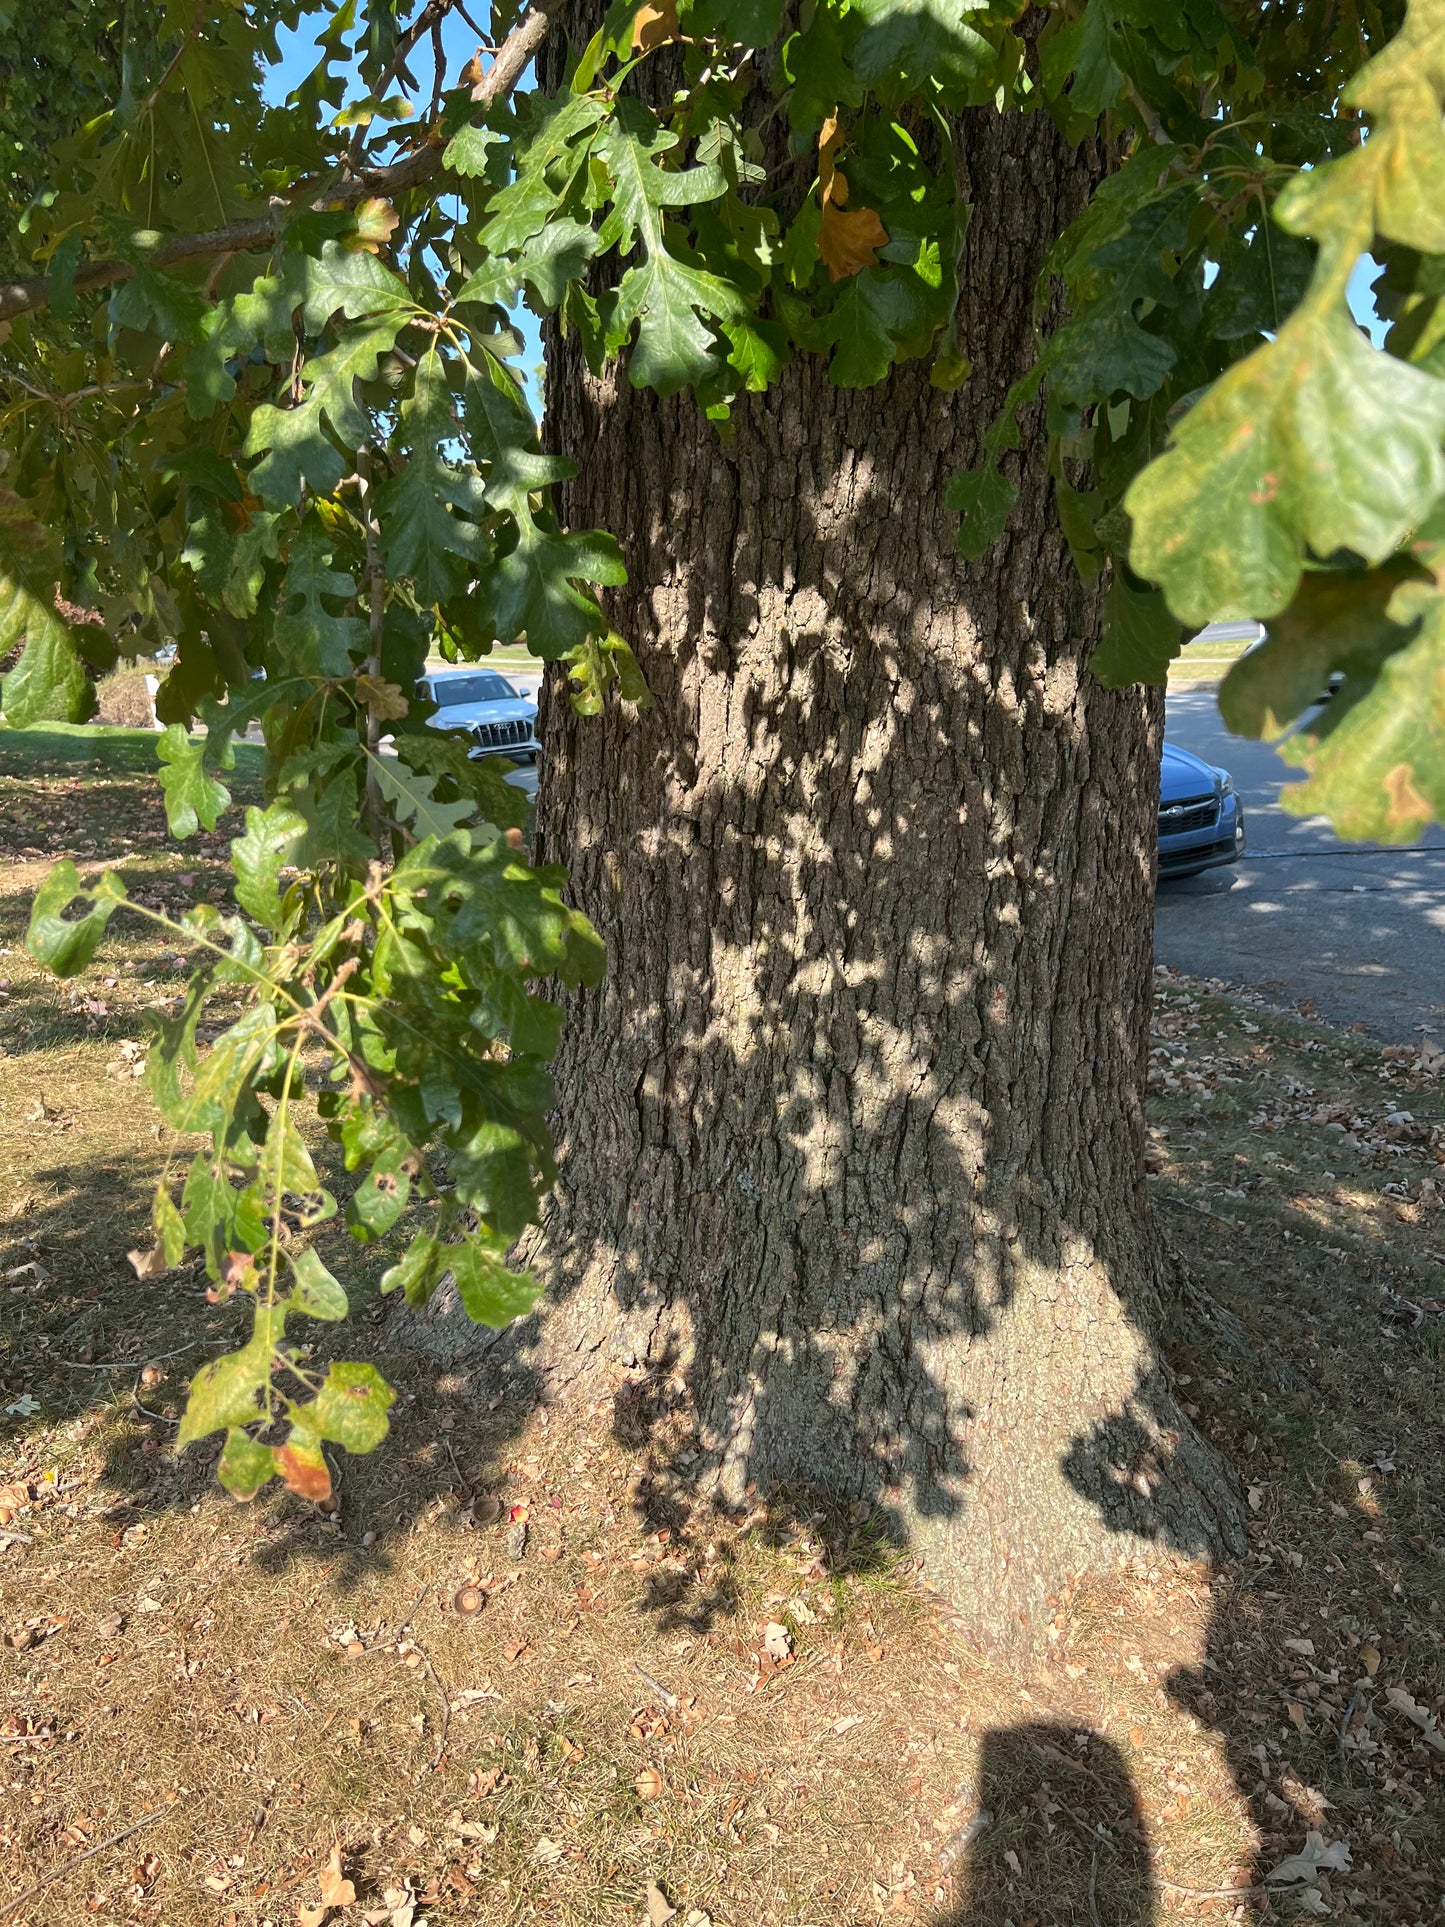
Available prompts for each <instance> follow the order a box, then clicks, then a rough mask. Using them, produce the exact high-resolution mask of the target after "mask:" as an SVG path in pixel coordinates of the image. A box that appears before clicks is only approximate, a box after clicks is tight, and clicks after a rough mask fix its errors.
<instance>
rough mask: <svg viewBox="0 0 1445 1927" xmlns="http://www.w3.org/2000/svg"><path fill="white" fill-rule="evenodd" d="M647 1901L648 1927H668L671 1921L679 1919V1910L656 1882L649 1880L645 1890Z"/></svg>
mask: <svg viewBox="0 0 1445 1927" xmlns="http://www.w3.org/2000/svg"><path fill="white" fill-rule="evenodd" d="M644 1898H645V1899H646V1901H647V1920H648V1927H667V1923H668V1921H670V1920H675V1919H676V1918H677V1909H676V1907H674V1906H673V1904H672V1902H671V1901H670V1900H669V1899H668V1897H667V1895H666V1894H665V1893H664V1892H663V1891H662V1889H661V1887H659V1886H658V1884H657V1882H656V1881H655V1880H649V1881H648V1883H647V1886H646V1888H645V1889H644Z"/></svg>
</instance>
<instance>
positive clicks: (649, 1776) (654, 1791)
mask: <svg viewBox="0 0 1445 1927" xmlns="http://www.w3.org/2000/svg"><path fill="white" fill-rule="evenodd" d="M632 1784H633V1785H634V1786H635V1787H636V1788H637V1793H638V1797H639V1799H643V1800H656V1799H659V1798H660V1797H661V1795H662V1794H663V1793H664V1792H665V1790H666V1787H667V1782H666V1781H665V1780H664V1779H663V1777H662V1775H661V1774H660V1773H659V1772H658V1770H657V1768H656V1767H655V1766H645V1767H644V1768H643V1769H642V1771H641V1772H640V1773H639V1774H638V1776H637V1778H636V1779H635V1780H634V1781H633V1783H632Z"/></svg>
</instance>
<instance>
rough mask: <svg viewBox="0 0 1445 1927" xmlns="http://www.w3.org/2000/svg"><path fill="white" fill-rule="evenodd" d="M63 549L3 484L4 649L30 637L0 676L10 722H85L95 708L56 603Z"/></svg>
mask: <svg viewBox="0 0 1445 1927" xmlns="http://www.w3.org/2000/svg"><path fill="white" fill-rule="evenodd" d="M59 573H60V556H59V552H58V550H57V548H56V546H55V543H54V540H53V538H52V537H51V535H50V534H49V532H48V531H47V530H46V529H45V528H44V527H43V525H42V524H41V522H40V520H39V519H38V517H37V516H36V514H35V512H34V511H33V510H32V508H31V507H30V505H29V504H28V503H27V502H25V501H23V500H22V499H21V497H20V496H18V495H16V494H15V493H14V492H13V491H12V490H10V489H8V488H0V656H4V655H9V653H10V651H11V650H12V649H14V648H15V647H16V646H17V645H18V644H20V643H24V644H25V651H24V654H23V655H22V656H21V658H20V660H19V662H18V663H17V664H16V665H15V667H14V668H13V669H11V670H10V671H9V672H8V673H7V674H6V676H5V678H4V681H3V683H0V709H3V711H4V713H5V720H6V721H7V722H8V723H9V724H10V725H11V727H12V728H13V729H30V728H33V727H34V725H35V724H36V723H51V722H53V723H83V722H84V721H85V719H86V717H87V716H89V715H90V713H91V711H92V710H93V709H94V707H95V697H94V693H93V691H92V689H91V686H90V679H89V677H88V676H87V675H86V673H85V666H84V664H83V662H82V661H81V656H80V651H79V649H78V648H77V646H76V638H75V636H74V633H73V632H72V630H71V627H70V625H69V623H67V622H66V621H65V620H64V618H63V617H62V616H60V614H59V613H58V612H57V610H56V608H55V592H56V589H57V586H58V581H59Z"/></svg>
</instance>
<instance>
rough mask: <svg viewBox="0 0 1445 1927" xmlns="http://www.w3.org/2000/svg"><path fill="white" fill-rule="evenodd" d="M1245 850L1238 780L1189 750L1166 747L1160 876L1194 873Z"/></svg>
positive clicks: (1161, 788) (1161, 787)
mask: <svg viewBox="0 0 1445 1927" xmlns="http://www.w3.org/2000/svg"><path fill="white" fill-rule="evenodd" d="M1243 854H1244V810H1243V807H1242V806H1241V804H1240V801H1239V798H1238V797H1237V796H1236V795H1235V793H1234V778H1233V777H1232V776H1231V775H1230V774H1229V771H1228V770H1227V769H1216V768H1215V766H1214V765H1213V763H1206V762H1205V761H1204V759H1203V758H1202V757H1199V756H1195V755H1193V754H1191V752H1190V751H1189V750H1187V749H1176V748H1175V747H1174V745H1173V743H1166V744H1165V745H1164V757H1163V762H1162V764H1161V766H1160V771H1159V874H1160V876H1161V877H1193V876H1198V874H1199V872H1200V871H1201V870H1212V869H1213V868H1214V867H1215V865H1216V864H1219V863H1236V862H1238V860H1239V858H1240V857H1241V856H1242V855H1243Z"/></svg>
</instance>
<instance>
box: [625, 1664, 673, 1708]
mask: <svg viewBox="0 0 1445 1927" xmlns="http://www.w3.org/2000/svg"><path fill="white" fill-rule="evenodd" d="M632 1670H633V1672H634V1673H636V1674H637V1676H638V1678H639V1679H642V1680H645V1681H646V1682H647V1684H648V1685H649V1686H650V1687H651V1688H652V1690H653V1692H654V1693H656V1695H657V1697H658V1698H659V1699H660V1700H661V1701H662V1703H663V1705H664V1706H665V1707H666V1708H667V1710H668V1712H669V1713H670V1712H672V1710H673V1709H674V1707H675V1706H676V1705H677V1694H676V1693H669V1692H668V1690H667V1688H666V1687H665V1686H664V1685H663V1683H662V1681H661V1680H659V1679H654V1678H653V1677H652V1675H651V1673H646V1672H644V1671H643V1669H642V1668H641V1667H640V1666H639V1665H638V1663H637V1661H636V1660H635V1659H634V1660H633V1662H632Z"/></svg>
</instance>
